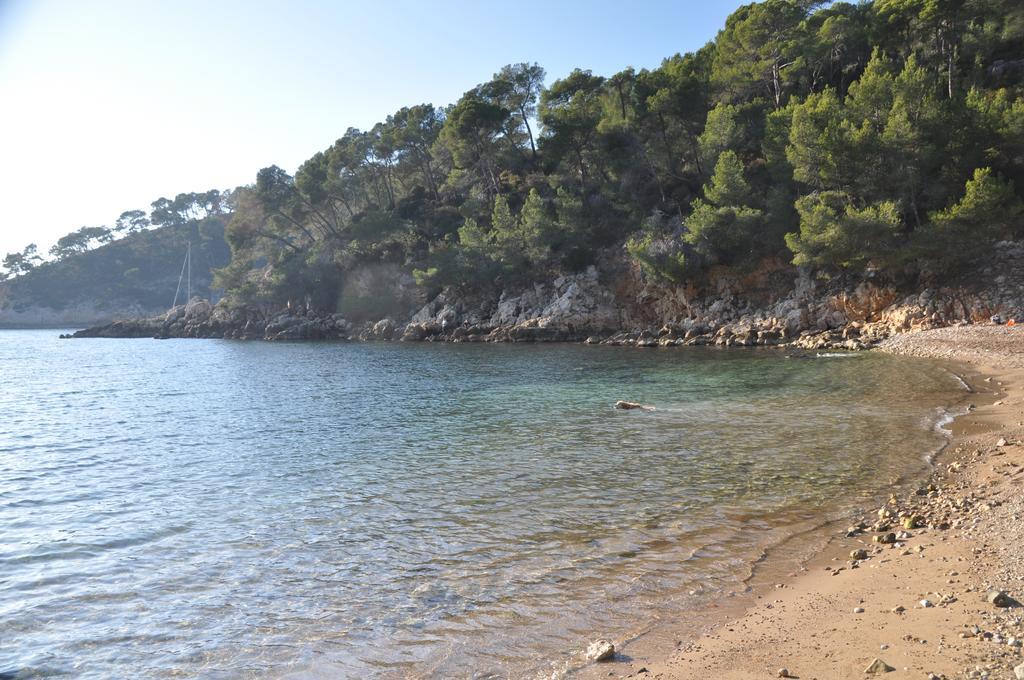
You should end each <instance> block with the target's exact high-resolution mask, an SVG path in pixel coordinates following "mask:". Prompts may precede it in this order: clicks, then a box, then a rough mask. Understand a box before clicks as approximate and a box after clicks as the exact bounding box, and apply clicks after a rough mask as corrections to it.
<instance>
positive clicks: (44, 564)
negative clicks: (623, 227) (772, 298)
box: [0, 331, 962, 678]
mask: <svg viewBox="0 0 1024 680" xmlns="http://www.w3.org/2000/svg"><path fill="white" fill-rule="evenodd" d="M56 335H57V332H55V331H3V332H0V382H2V390H0V620H2V621H3V622H4V623H3V635H2V644H0V673H8V674H13V675H14V676H15V677H36V676H49V675H70V676H74V677H87V678H88V677H95V678H101V677H102V678H105V677H157V678H159V677H204V678H235V677H281V676H291V675H294V676H296V677H360V678H364V677H410V676H411V677H530V676H536V675H546V674H550V673H551V672H552V671H560V670H564V669H565V668H568V667H571V663H572V662H571V657H572V653H573V652H576V651H578V650H579V649H581V648H582V647H583V646H585V644H586V642H587V641H588V640H589V639H591V638H593V637H596V636H598V635H603V636H608V637H613V638H616V637H622V636H626V635H630V634H633V633H635V632H637V631H638V626H641V625H642V623H643V622H644V621H649V620H650V619H651V618H657V617H659V616H666V617H669V616H679V615H680V612H681V611H693V612H698V611H699V607H700V604H701V602H703V601H704V599H706V598H707V597H712V596H714V594H716V593H720V592H727V591H730V590H736V589H739V588H741V587H742V579H744V578H745V577H746V576H748V575H749V573H750V569H751V564H752V562H753V561H754V560H755V559H756V558H757V557H758V556H759V555H760V554H761V551H762V550H763V549H764V548H765V547H766V546H770V545H773V544H776V543H778V542H779V541H781V540H783V539H784V538H785V537H786V536H788V535H791V534H792V533H793V532H795V531H801V530H806V529H808V528H811V527H814V526H817V525H820V524H821V523H822V522H823V521H825V520H826V519H830V518H834V517H839V516H842V514H843V513H846V512H849V511H850V510H851V509H852V508H853V507H854V506H855V505H857V504H859V503H866V502H868V501H870V500H872V499H874V498H877V497H878V496H879V495H880V494H882V495H884V493H885V491H886V488H887V487H888V486H889V485H890V484H892V483H895V482H896V480H898V479H901V478H903V479H907V478H913V477H914V476H917V475H921V474H923V472H924V471H925V469H926V463H925V460H924V456H925V454H926V453H927V452H928V451H934V450H935V449H936V447H938V446H939V445H940V444H941V442H942V437H941V436H940V435H939V434H938V433H937V432H936V430H935V424H936V423H937V422H939V420H940V418H941V417H942V415H943V413H944V411H943V409H944V407H947V406H949V405H950V404H952V403H954V401H955V400H957V399H958V398H960V397H961V396H962V392H961V387H960V385H959V383H958V381H957V380H956V378H955V377H954V376H953V375H952V374H950V373H948V372H946V371H945V370H943V369H941V368H940V367H938V366H936V365H934V364H931V363H927V362H918V361H914V360H906V359H898V360H897V359H895V358H892V357H887V356H883V355H874V354H861V355H857V356H852V357H843V358H839V357H837V358H809V359H795V358H794V359H787V358H786V357H785V355H784V353H783V352H781V351H775V350H727V351H722V350H714V349H706V348H692V349H671V350H638V349H632V348H613V347H586V346H577V345H561V346H522V345H498V346H494V345H486V346H483V345H430V344H416V345H406V344H373V345H354V344H352V345H349V344H266V343H241V342H227V341H200V340H168V341H152V340H123V341H122V340H74V341H60V340H58V339H57V338H56ZM617 399H628V400H633V401H641V402H644V403H648V404H653V405H654V406H656V407H657V410H656V411H654V412H650V413H645V412H636V411H629V412H623V411H616V410H614V409H613V408H612V404H613V403H614V402H615V401H616V400H617ZM691 591H693V592H694V593H695V594H690V593H691ZM698 615H699V614H696V613H695V614H694V616H698Z"/></svg>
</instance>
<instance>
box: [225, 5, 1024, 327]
mask: <svg viewBox="0 0 1024 680" xmlns="http://www.w3.org/2000/svg"><path fill="white" fill-rule="evenodd" d="M544 78H545V73H544V70H543V69H542V68H541V67H540V66H538V65H536V64H527V63H523V64H513V65H509V66H506V67H504V68H502V69H501V70H500V71H499V72H498V73H496V74H495V76H494V78H493V79H491V80H490V81H488V82H486V83H482V84H480V85H478V86H476V87H474V88H472V89H471V90H469V91H468V92H466V93H465V94H464V95H463V96H462V98H461V99H459V101H457V102H455V103H454V104H452V105H450V106H448V107H445V108H437V107H435V106H432V105H430V104H420V105H415V106H410V107H407V108H403V109H401V110H400V111H397V112H396V113H395V114H393V115H391V116H388V118H387V119H386V120H385V121H383V122H381V123H379V124H377V125H376V126H374V127H373V128H372V129H370V130H366V131H362V130H357V129H349V130H348V131H347V132H345V134H344V135H343V136H342V137H341V138H340V139H338V140H337V141H336V142H335V143H334V144H332V145H331V146H330V147H328V148H327V149H325V150H324V151H322V152H320V153H317V154H316V155H314V156H313V157H312V158H310V159H309V160H307V161H306V162H305V163H304V164H303V165H302V166H301V167H300V168H299V169H298V171H297V172H296V174H295V175H294V176H290V175H288V174H287V173H286V172H285V171H283V170H281V169H280V168H277V167H269V168H264V169H263V170H261V171H260V172H259V174H258V176H257V178H256V182H255V184H254V185H252V186H250V187H246V188H243V189H241V190H239V192H238V195H237V197H236V198H237V213H236V214H235V216H234V218H233V220H232V221H231V223H230V226H229V229H228V234H227V238H228V240H229V242H230V244H231V248H232V253H233V254H232V262H231V265H230V266H229V267H227V268H226V269H224V270H223V271H222V272H221V273H220V275H219V284H220V285H221V286H223V287H224V288H225V289H226V290H227V293H228V295H229V298H230V299H231V300H232V301H234V302H236V303H241V304H244V303H249V302H252V301H256V300H260V301H270V302H283V301H285V300H289V299H301V298H303V297H305V298H306V299H307V300H312V301H313V303H314V304H315V305H318V306H322V307H330V306H331V305H332V304H333V301H334V300H335V297H336V295H337V287H338V285H339V280H340V277H341V275H342V273H343V272H344V271H346V270H348V269H350V268H352V267H353V266H354V265H356V264H359V263H363V262H391V263H399V264H401V265H403V266H406V267H408V268H409V269H410V270H413V271H415V274H416V277H417V279H418V280H419V281H420V282H421V283H423V284H425V285H427V286H428V287H430V288H433V289H435V290H439V289H440V288H442V287H444V286H455V287H461V288H463V289H467V288H468V289H480V288H487V287H507V286H515V285H517V284H518V283H526V282H529V281H533V280H540V279H541V278H542V277H545V276H548V275H550V274H553V273H557V272H562V271H574V270H579V269H581V268H584V267H585V266H586V265H588V264H590V263H592V262H594V261H595V258H596V257H597V256H598V254H599V253H600V252H601V251H602V249H608V248H622V247H625V248H626V249H628V253H629V254H630V255H631V256H632V257H633V258H635V259H636V260H638V261H639V262H640V263H641V264H643V265H644V267H645V269H646V270H647V271H648V272H649V273H650V274H651V275H654V276H658V277H661V278H664V279H668V280H670V281H682V280H684V279H687V278H699V277H700V276H701V273H702V271H703V270H705V268H706V267H708V266H709V265H712V264H719V265H732V266H746V265H749V264H750V263H751V262H753V261H756V260H759V259H762V258H766V257H781V258H784V259H785V260H788V261H792V262H793V263H795V264H806V265H812V266H814V267H816V268H820V269H821V270H823V271H825V272H828V271H832V272H838V271H842V270H851V269H852V270H863V269H864V268H867V267H870V268H874V269H887V268H888V269H897V268H901V269H904V270H905V269H907V268H922V267H923V268H929V269H931V270H933V271H942V270H944V269H947V268H950V267H956V266H958V265H960V264H962V263H964V262H969V261H971V259H972V258H973V257H975V256H976V255H977V254H978V253H979V252H983V251H984V250H985V249H986V247H987V246H988V245H989V244H990V243H991V242H993V241H994V240H997V239H1003V238H1010V237H1020V236H1024V221H1022V219H1021V200H1020V199H1021V192H1022V190H1024V99H1022V91H1024V90H1022V86H1024V4H1021V3H1020V2H1018V1H1016V0H876V1H875V2H864V3H860V4H850V3H846V2H836V3H831V4H829V3H816V2H808V1H806V0H765V1H764V2H759V3H753V4H750V5H745V6H743V7H741V8H739V9H738V10H737V11H735V12H734V13H733V14H732V15H731V16H730V17H729V18H728V20H727V22H726V25H725V26H724V27H723V28H722V30H721V31H720V32H719V34H718V35H717V36H716V37H715V39H714V40H713V41H712V42H709V43H708V44H707V45H706V46H705V47H703V48H701V49H700V50H698V51H697V52H695V53H689V54H685V55H676V56H673V57H670V58H668V59H666V60H665V61H664V62H663V63H662V65H661V66H660V67H658V68H656V69H653V70H640V71H635V70H633V69H631V68H630V69H626V70H624V71H622V72H620V73H616V74H614V75H611V76H608V77H603V76H598V75H595V74H593V73H590V72H588V71H582V70H576V71H573V72H572V73H570V74H568V75H566V76H564V77H562V78H560V79H558V80H555V81H553V82H552V83H551V84H550V86H548V87H544V86H543V82H544Z"/></svg>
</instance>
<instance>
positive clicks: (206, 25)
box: [0, 0, 741, 256]
mask: <svg viewBox="0 0 1024 680" xmlns="http://www.w3.org/2000/svg"><path fill="white" fill-rule="evenodd" d="M739 4H741V3H740V2H739V0H726V1H714V0H712V1H705V2H695V1H691V0H650V1H645V0H635V1H633V2H621V1H620V2H610V1H605V0H599V1H596V2H595V1H584V0H568V1H563V0H548V1H540V0H521V1H520V2H504V3H495V2H485V1H481V0H476V1H472V0H450V1H446V0H435V1H434V2H423V1H422V0H418V1H412V0H373V1H370V2H360V3H355V2H346V1H344V0H341V1H335V2H328V1H326V0H324V1H322V2H313V1H308V0H291V1H288V2H285V1H283V0H279V1H277V2H269V1H264V0H246V1H242V0H208V1H205V2H203V1H200V0H173V1H166V0H165V1H161V2H158V1H156V0H120V1H115V0H0V101H2V108H0V154H2V162H0V198H2V209H0V256H2V254H3V253H6V252H10V251H12V250H20V249H21V248H22V247H23V246H24V245H26V244H27V243H29V242H36V243H38V244H39V246H40V249H41V250H44V249H48V248H49V246H50V245H52V243H53V242H54V241H55V240H56V239H57V238H58V237H59V236H61V235H63V234H65V233H67V232H69V231H71V230H73V229H76V228H78V227H80V226H83V225H98V224H108V225H109V224H113V222H114V220H115V219H116V217H117V215H118V214H120V212H121V211H123V210H128V209H132V208H140V209H146V210H148V208H149V203H150V202H151V201H152V200H154V199H156V198H158V197H160V196H173V195H174V194H175V193H178V192H182V191H200V190H205V189H209V188H221V189H223V188H229V187H234V186H237V185H239V184H246V183H249V182H252V181H253V180H254V178H255V174H256V171H257V170H258V169H259V168H261V167H264V166H267V165H271V164H277V165H280V166H282V167H284V168H285V169H287V170H288V171H289V172H293V171H294V170H295V168H296V167H297V166H298V165H299V164H300V163H301V162H302V161H303V160H304V159H306V158H308V157H309V156H310V155H312V154H313V153H314V152H316V151H318V150H320V149H323V148H325V147H327V146H329V145H330V144H331V143H332V142H333V141H334V140H335V139H336V138H337V137H339V136H340V135H341V134H342V133H343V132H344V131H345V129H346V128H347V127H349V126H355V127H360V128H366V127H370V126H372V125H373V124H374V123H375V122H377V121H378V120H381V119H383V118H384V117H386V116H387V115H388V114H389V113H392V112H394V111H395V110H397V109H399V108H401V107H402V106H406V105H412V104H417V103H423V102H430V103H433V104H435V105H439V106H440V105H445V104H448V103H451V102H453V101H455V100H456V99H458V97H459V96H460V95H461V94H462V93H463V92H465V91H466V90H468V89H469V88H471V87H473V86H474V85H476V84H477V83H480V82H483V81H485V80H486V79H488V78H489V77H490V76H491V75H492V74H493V73H494V72H495V71H497V70H498V69H499V68H500V67H501V66H502V65H504V64H508V63H513V62H520V61H530V62H533V61H536V62H538V63H540V65H541V66H543V67H544V68H545V69H546V70H547V72H548V82H550V81H551V80H553V79H555V78H558V77H561V76H564V75H565V74H567V73H568V72H569V71H570V70H572V69H573V68H575V67H580V68H586V69H592V70H593V71H594V72H595V73H597V74H601V75H609V74H611V73H614V72H616V71H618V70H620V69H622V68H624V67H626V66H634V67H636V68H643V67H653V66H657V65H658V63H660V61H661V60H662V59H663V58H664V57H666V56H669V55H671V54H674V53H676V52H687V51H692V50H694V49H697V48H699V47H700V46H701V45H703V44H704V43H706V42H707V41H708V40H710V39H712V38H713V37H714V35H715V33H716V32H717V31H718V29H719V28H721V26H722V25H723V23H724V21H725V17H726V16H728V14H729V13H730V12H731V11H732V10H733V9H735V8H736V7H737V6H738V5H739Z"/></svg>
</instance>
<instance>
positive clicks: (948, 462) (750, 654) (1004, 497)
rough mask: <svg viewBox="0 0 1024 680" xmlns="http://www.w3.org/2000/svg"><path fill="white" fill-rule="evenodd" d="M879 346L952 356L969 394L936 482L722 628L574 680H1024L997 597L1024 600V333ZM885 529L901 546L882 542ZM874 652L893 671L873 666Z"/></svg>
mask: <svg viewBox="0 0 1024 680" xmlns="http://www.w3.org/2000/svg"><path fill="white" fill-rule="evenodd" d="M881 351H887V352H891V353H895V354H906V355H913V356H926V357H933V358H936V359H941V360H945V361H948V362H952V364H951V365H953V366H955V367H956V368H957V372H958V373H959V374H961V375H963V376H964V378H965V380H966V382H967V383H968V384H969V385H970V386H971V387H972V389H973V390H974V392H975V394H974V396H973V397H972V403H973V408H972V409H971V410H970V412H968V413H967V414H966V415H963V416H961V417H960V418H958V419H957V420H956V422H955V423H954V424H953V428H952V429H953V440H952V442H951V443H950V445H949V446H948V447H947V448H946V449H945V451H944V452H943V453H942V454H941V455H940V456H939V457H938V459H937V461H936V471H935V474H934V476H933V478H932V479H931V480H925V481H924V482H923V484H922V485H921V487H920V488H919V489H912V490H910V491H909V492H905V493H901V494H899V495H896V496H894V497H893V498H892V499H890V502H889V503H888V504H887V505H886V506H884V508H877V509H876V510H878V511H879V512H872V513H871V514H869V515H865V516H863V517H856V518H851V521H850V524H851V525H858V524H862V525H863V526H864V529H863V530H857V531H855V532H849V531H848V529H850V528H854V527H853V526H851V527H839V528H837V530H836V532H835V535H834V536H833V538H831V539H830V540H829V541H828V544H827V545H826V547H825V548H824V550H822V552H821V553H820V554H818V555H817V556H816V557H815V558H813V559H812V560H810V561H809V562H808V563H806V564H805V565H804V566H803V567H801V568H800V569H799V570H798V571H796V572H792V573H789V574H785V575H783V576H782V577H780V578H779V579H778V582H776V583H771V584H769V585H767V586H766V585H764V584H762V585H760V586H755V587H754V590H753V592H752V593H751V594H750V596H749V598H746V599H744V598H740V599H743V600H744V601H745V602H747V605H746V606H745V607H744V611H736V612H732V611H730V603H729V602H722V603H721V608H720V611H718V612H714V613H709V620H710V619H712V618H713V619H715V620H716V621H720V620H721V619H720V618H718V617H720V616H721V615H722V613H723V612H729V614H730V618H729V620H728V621H726V622H725V623H724V624H720V625H719V624H717V623H716V624H714V628H713V629H711V630H709V631H708V632H707V633H705V634H703V635H701V636H699V637H696V638H694V637H693V635H692V633H690V632H689V631H686V630H680V631H676V633H677V634H676V635H673V634H672V631H669V632H667V633H666V632H664V631H663V632H662V633H661V634H658V635H650V636H643V637H641V638H639V639H637V640H634V641H615V642H616V646H617V647H618V652H619V654H618V656H617V657H616V660H613V661H609V662H603V663H594V664H591V665H589V666H588V667H586V668H585V669H583V670H582V671H581V672H580V673H579V676H578V677H582V678H605V677H612V678H616V677H632V678H645V679H653V678H659V679H666V680H668V679H672V680H677V679H678V680H682V679H690V678H694V679H696V678H701V679H702V680H707V679H711V678H714V679H716V680H740V679H747V678H775V677H794V678H803V679H805V680H815V679H816V680H831V679H835V678H869V677H876V676H879V677H885V678H894V679H896V678H920V679H922V680H923V679H926V678H949V679H952V678H960V677H974V678H992V679H993V680H996V679H999V680H1002V679H1004V678H1009V679H1013V678H1015V677H1024V668H1022V670H1021V675H1020V676H1015V674H1014V670H1013V669H1014V668H1015V667H1018V666H1021V665H1022V664H1024V654H1022V647H1021V646H1019V645H1020V644H1021V642H1020V641H1021V640H1022V639H1024V607H1021V606H1019V605H1014V606H1010V607H999V606H996V605H995V604H992V603H991V602H989V601H988V598H989V594H990V592H992V591H993V590H995V591H1004V592H1005V593H1006V594H1008V595H1009V597H1010V598H1014V599H1015V600H1020V601H1024V327H1016V328H1012V329H1010V328H1007V327H1005V326H969V327H957V328H944V329H937V330H932V331H923V332H919V333H912V334H907V335H902V336H897V337H895V338H893V339H891V340H889V341H887V342H886V343H885V345H884V346H883V347H882V348H881ZM919 524H920V525H923V526H918V525H919ZM881 525H888V526H887V527H886V528H885V530H884V531H874V530H873V529H879V530H880V529H882V528H883V526H881ZM911 526H913V528H905V527H911ZM890 532H891V533H893V534H896V542H895V543H880V542H878V541H877V540H876V538H883V539H884V538H886V534H888V533H890ZM848 534H850V535H848ZM890 538H891V537H890ZM857 550H863V551H865V552H866V556H864V555H857V557H862V558H863V559H852V557H853V556H854V551H857ZM733 607H735V605H733ZM733 613H735V615H734V616H732V614H733ZM876 659H878V660H880V661H881V662H882V664H884V666H885V667H888V668H891V669H892V670H890V671H886V670H884V669H883V670H879V672H877V673H871V672H867V671H868V669H869V667H870V666H871V665H872V664H873V663H874V662H875V660H876ZM876 668H878V667H877V666H876ZM783 669H785V670H786V671H788V673H786V674H784V675H780V671H782V670H783Z"/></svg>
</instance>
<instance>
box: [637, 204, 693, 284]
mask: <svg viewBox="0 0 1024 680" xmlns="http://www.w3.org/2000/svg"><path fill="white" fill-rule="evenodd" d="M675 226H678V223H677V224H676V225H675ZM626 252H627V253H629V255H630V257H632V258H633V259H634V260H636V261H637V262H638V263H639V264H640V267H641V269H643V271H644V273H645V274H646V275H647V276H649V277H651V278H653V279H655V280H660V281H665V282H668V283H673V284H681V283H684V282H685V281H686V278H687V276H690V275H692V274H693V273H694V271H693V267H692V266H689V264H690V260H689V259H688V258H687V257H686V246H685V244H684V242H683V241H682V240H681V239H680V238H678V230H677V229H673V227H672V224H671V221H670V220H669V219H668V218H667V217H666V216H665V215H664V214H662V213H660V212H658V211H655V212H654V214H653V215H651V216H650V217H648V218H646V219H645V220H644V221H643V224H642V226H641V229H640V231H639V232H638V233H637V234H635V235H634V236H631V237H630V238H629V240H627V241H626Z"/></svg>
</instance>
